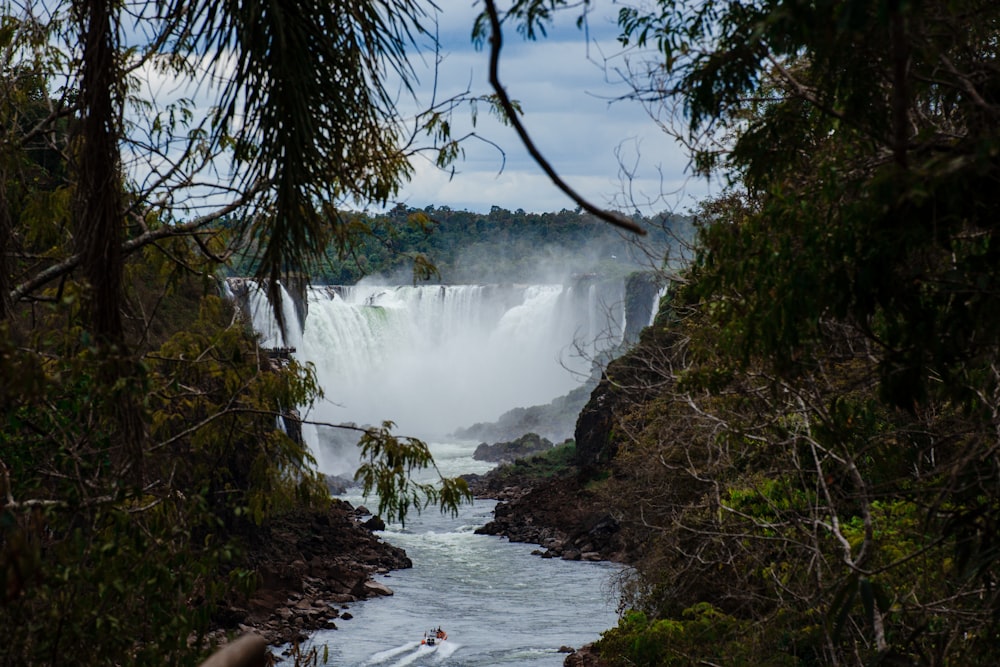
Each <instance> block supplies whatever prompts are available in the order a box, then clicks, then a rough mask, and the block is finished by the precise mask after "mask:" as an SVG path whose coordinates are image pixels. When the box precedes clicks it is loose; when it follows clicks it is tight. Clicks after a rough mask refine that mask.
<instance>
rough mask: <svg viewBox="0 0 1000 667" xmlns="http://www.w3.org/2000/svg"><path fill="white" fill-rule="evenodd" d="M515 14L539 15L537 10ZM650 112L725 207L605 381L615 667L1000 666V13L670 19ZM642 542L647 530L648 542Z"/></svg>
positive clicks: (883, 6) (631, 14)
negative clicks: (618, 586)
mask: <svg viewBox="0 0 1000 667" xmlns="http://www.w3.org/2000/svg"><path fill="white" fill-rule="evenodd" d="M538 5H539V3H524V4H523V8H524V14H523V16H524V18H525V20H530V16H531V15H530V12H529V11H528V9H529V8H530V7H537V6H538ZM619 18H620V27H621V28H622V42H623V43H624V44H627V45H645V46H652V47H655V49H656V50H657V51H658V54H659V56H658V57H657V58H656V59H652V60H649V61H646V62H643V63H642V64H640V63H637V62H634V63H632V67H631V69H630V70H629V76H630V80H631V81H632V83H633V91H634V93H633V94H634V96H635V97H636V98H640V99H643V100H644V101H645V102H646V103H647V104H649V105H650V108H651V109H652V110H653V112H654V113H656V114H657V115H658V117H659V118H660V120H661V121H662V122H665V123H666V125H667V126H668V127H670V128H671V129H672V131H673V132H674V134H675V135H676V136H677V137H678V138H679V139H680V140H682V141H684V142H685V144H686V145H687V146H688V147H689V148H690V149H691V156H692V165H693V167H694V168H695V169H697V170H698V171H699V172H701V173H703V174H706V175H712V176H713V177H714V178H719V179H724V181H725V182H727V183H729V187H728V189H727V191H726V192H725V193H723V194H722V195H721V196H719V197H716V198H714V199H712V200H711V201H707V202H704V203H703V205H702V206H701V209H700V211H698V213H697V214H696V221H697V224H698V226H699V228H700V234H699V238H698V249H697V257H696V260H695V262H694V263H693V265H692V267H691V269H690V270H689V271H688V272H687V273H686V274H685V275H684V276H683V277H682V278H683V279H682V281H681V282H680V283H678V284H676V285H675V287H674V289H673V290H672V293H671V301H670V308H669V311H668V312H663V313H661V317H660V319H659V320H658V323H657V325H656V326H655V327H654V330H653V331H651V332H649V333H648V334H647V336H646V337H645V339H644V341H643V345H642V346H641V348H640V350H639V351H637V352H636V353H635V354H634V355H632V357H630V359H628V360H624V361H622V362H620V363H618V364H612V366H611V368H609V370H608V376H609V378H610V379H611V382H612V383H613V386H614V387H616V389H614V390H613V392H614V393H617V395H618V397H619V401H618V402H617V405H619V406H630V407H625V408H624V409H622V410H620V411H619V414H616V415H615V422H614V423H615V426H614V428H613V429H612V430H611V431H609V433H608V434H607V438H606V441H605V442H604V446H605V447H606V452H607V453H614V454H615V456H614V463H613V465H614V466H615V471H616V474H615V476H614V481H613V482H612V483H611V484H609V490H608V491H609V494H608V497H609V499H610V500H609V502H612V503H613V504H615V505H616V506H617V507H618V508H619V509H618V515H619V516H621V517H623V521H625V522H626V523H628V524H629V525H630V526H631V528H632V529H633V530H634V539H636V540H648V541H647V542H645V544H646V549H645V556H644V558H643V560H642V562H641V563H639V564H638V567H637V570H636V577H635V578H634V579H633V580H631V581H630V582H628V583H627V584H626V586H625V599H624V601H623V605H624V606H625V607H626V608H630V609H631V611H629V612H628V613H627V614H626V615H625V617H624V618H623V620H622V622H621V624H620V625H619V627H618V628H617V629H616V630H614V631H612V632H609V633H607V634H606V635H605V637H604V639H603V640H602V641H601V647H602V650H603V655H604V656H605V657H606V658H607V659H609V660H610V661H611V663H612V664H622V665H625V664H628V665H635V664H642V665H691V664H769V665H804V664H858V665H860V664H892V665H987V664H993V663H995V662H996V661H997V658H998V655H1000V627H998V626H997V618H998V616H997V609H998V608H1000V607H998V605H1000V599H998V598H997V589H996V581H997V576H998V573H1000V570H998V565H1000V564H998V561H997V553H998V551H997V548H996V546H997V545H996V529H997V525H998V523H997V522H998V520H1000V515H998V514H997V507H998V495H997V494H998V489H1000V485H998V482H1000V478H998V471H1000V459H998V458H997V433H998V428H997V427H998V425H1000V422H998V418H1000V404H998V402H997V397H998V388H1000V375H998V372H997V371H998V368H997V364H996V359H997V356H998V344H1000V319H998V313H1000V303H998V301H997V295H998V294H1000V292H998V290H997V281H998V279H1000V273H998V266H1000V264H998V261H997V260H998V255H997V252H998V247H1000V243H998V239H997V238H995V236H996V234H997V232H998V228H997V221H998V220H1000V215H998V213H1000V208H998V204H1000V202H998V200H997V196H998V193H1000V189H998V188H997V183H998V177H1000V171H998V166H1000V163H998V160H997V156H998V147H1000V142H998V141H1000V124H998V120H1000V97H998V96H997V91H998V90H1000V87H998V86H1000V60H998V55H1000V54H998V52H997V45H998V39H997V37H998V35H1000V8H998V6H997V5H996V3H992V2H985V1H978V0H971V1H964V0H963V1H959V2H953V1H944V0H941V1H938V0H921V1H916V2H905V1H899V0H879V1H876V2H870V1H866V2H858V1H853V0H839V1H831V2H812V1H806V0H765V1H762V2H752V3H731V2H716V1H713V0H707V1H700V2H686V1H683V0H661V1H660V2H656V3H654V4H653V5H651V6H646V7H644V8H635V7H625V8H623V9H622V10H621V13H620V15H619ZM640 517H641V521H640V520H638V519H639V518H640Z"/></svg>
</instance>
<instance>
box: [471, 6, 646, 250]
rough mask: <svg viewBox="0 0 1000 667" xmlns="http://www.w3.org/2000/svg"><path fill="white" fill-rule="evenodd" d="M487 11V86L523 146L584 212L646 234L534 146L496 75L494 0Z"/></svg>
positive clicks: (497, 41) (497, 22)
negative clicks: (568, 178)
mask: <svg viewBox="0 0 1000 667" xmlns="http://www.w3.org/2000/svg"><path fill="white" fill-rule="evenodd" d="M486 13H487V14H488V15H489V17H490V30H491V34H490V85H491V86H493V90H494V91H495V92H496V94H497V98H498V99H499V100H500V106H501V107H502V108H503V110H504V114H506V116H507V119H508V120H509V121H510V124H511V125H512V126H513V127H514V130H515V131H516V132H517V136H518V137H520V138H521V143H523V144H524V147H525V148H527V149H528V153H530V154H531V157H532V158H534V160H535V162H536V163H538V166H539V167H541V168H542V171H544V172H545V174H546V175H547V176H548V177H549V180H551V181H552V182H553V183H554V184H555V186H556V187H557V188H559V189H560V190H562V191H563V193H564V194H565V195H566V196H567V197H569V198H570V199H572V200H573V201H574V202H575V203H576V204H577V205H579V206H580V208H582V209H583V210H585V211H586V212H587V213H590V214H591V215H593V216H594V217H596V218H598V219H599V220H603V221H604V222H607V223H609V224H612V225H614V226H615V227H620V228H622V229H626V230H628V231H630V232H633V233H635V234H639V235H645V233H646V231H645V230H644V229H642V228H641V227H639V226H638V225H636V224H635V223H633V222H632V221H631V220H629V219H627V218H626V217H625V216H623V215H621V214H619V213H615V212H613V211H605V210H603V209H600V208H597V207H596V206H594V205H593V204H591V203H590V202H589V201H587V200H586V199H584V198H583V197H582V196H581V195H579V194H578V193H577V192H576V191H575V190H573V188H571V187H570V186H569V184H568V183H566V182H565V181H564V180H563V179H562V178H561V177H560V176H559V174H557V173H556V170H555V169H553V167H552V165H550V164H549V162H548V160H546V159H545V157H544V156H543V155H542V154H541V152H539V150H538V148H537V147H536V146H535V144H534V142H533V141H532V140H531V137H529V136H528V131H527V130H526V129H525V128H524V125H522V124H521V121H520V120H519V119H518V117H517V110H516V109H514V105H513V104H512V103H511V101H510V98H509V97H508V96H507V91H506V90H505V89H504V87H503V84H501V83H500V75H499V64H500V49H501V47H502V46H503V36H502V34H501V31H500V18H499V16H498V15H497V8H496V5H495V4H494V2H493V0H486Z"/></svg>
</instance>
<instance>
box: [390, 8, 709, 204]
mask: <svg viewBox="0 0 1000 667" xmlns="http://www.w3.org/2000/svg"><path fill="white" fill-rule="evenodd" d="M439 4H440V5H441V6H442V8H443V9H442V12H441V13H440V14H439V15H438V27H439V30H440V40H441V42H442V44H443V54H442V55H443V57H444V58H443V62H442V63H441V65H440V67H439V70H438V91H437V94H438V97H439V98H444V97H448V96H450V95H455V94H459V93H461V92H463V91H465V90H466V89H468V90H470V92H471V93H472V94H473V95H476V94H488V93H490V92H492V90H491V88H490V86H489V79H488V76H489V54H488V52H487V50H486V49H484V50H482V51H476V50H475V49H474V47H473V45H472V42H471V32H472V25H473V21H474V19H475V16H476V14H477V12H478V11H479V10H480V8H481V3H478V2H477V3H476V5H475V6H473V1H472V0H443V1H442V2H440V3H439ZM596 4H597V5H598V8H597V9H596V10H595V11H594V13H592V14H591V16H590V19H589V27H590V34H589V37H590V39H589V41H588V39H587V36H586V35H585V33H584V32H582V31H581V30H579V29H577V27H576V25H575V21H576V17H577V16H578V12H577V11H574V10H567V11H564V12H563V13H562V14H563V15H562V16H561V17H559V18H558V19H557V23H556V25H555V26H553V29H552V30H550V32H549V35H548V37H547V38H544V39H540V40H539V41H536V42H526V41H524V40H523V39H522V38H521V37H520V35H518V34H517V33H516V32H515V31H514V30H513V29H511V28H507V29H506V30H505V33H504V48H503V51H502V54H501V62H500V78H501V81H502V82H503V84H504V86H505V87H506V89H507V92H508V94H509V95H510V97H512V98H513V99H515V100H518V101H519V102H520V103H521V105H522V107H523V110H524V116H523V117H522V121H523V123H524V125H525V127H526V129H527V131H528V133H529V134H530V136H531V137H532V139H533V140H534V141H535V143H536V144H537V145H538V147H539V148H540V149H541V151H542V152H543V154H544V155H545V156H546V157H547V159H548V160H549V161H550V162H551V163H552V165H553V166H554V167H555V169H556V170H557V171H558V172H559V173H560V174H561V175H562V176H563V178H564V179H565V180H566V181H567V182H568V183H569V184H570V185H571V186H572V187H573V188H575V189H576V190H577V191H578V192H579V193H580V194H582V195H584V196H585V197H587V198H588V199H590V200H591V201H592V202H593V203H594V204H596V205H599V206H602V207H614V208H618V209H624V210H627V211H628V212H631V211H632V209H633V208H635V207H634V206H633V205H632V204H631V203H630V201H632V202H634V203H635V204H636V205H637V206H638V207H639V209H640V210H641V211H642V212H643V213H654V212H659V211H662V210H666V209H670V210H674V211H677V212H683V211H684V210H685V209H688V208H690V207H692V205H693V204H694V203H695V202H696V201H697V200H698V199H701V198H703V197H704V196H705V195H706V193H708V192H709V191H710V190H709V185H708V184H707V183H706V182H705V181H704V180H703V179H695V178H691V177H690V174H689V173H688V171H687V158H686V156H685V155H684V154H683V152H682V151H681V150H680V149H679V148H678V147H677V146H676V145H675V144H674V143H673V141H672V140H671V139H669V138H668V137H667V136H666V135H665V134H664V133H663V132H662V131H661V130H660V129H659V128H658V127H657V125H656V124H655V123H654V122H653V120H651V119H650V117H649V115H648V114H647V113H646V110H645V109H643V108H642V106H641V105H640V104H639V103H637V102H634V101H613V100H615V99H617V98H620V97H622V96H623V95H625V94H626V93H627V92H628V88H627V87H626V86H625V85H624V84H623V83H621V82H620V80H618V81H616V80H615V79H616V77H615V76H614V75H613V74H609V72H607V71H606V69H605V67H604V65H603V62H604V60H605V58H612V59H613V62H615V63H618V64H620V63H621V60H620V57H618V56H619V54H620V53H621V47H620V45H619V44H618V43H617V41H616V40H615V37H616V36H617V34H618V31H617V26H616V25H615V17H616V15H617V11H618V7H619V5H616V4H613V3H612V2H609V1H608V0H605V1H604V2H600V1H599V2H598V3H596ZM616 57H618V58H617V60H615V58H616ZM632 57H633V58H634V57H636V54H632ZM414 63H415V66H416V67H417V69H418V72H419V74H420V77H421V93H422V96H423V100H424V101H425V102H426V100H427V99H429V92H430V90H431V83H432V82H433V79H434V77H433V54H425V56H424V58H423V62H420V60H419V59H416V58H415V59H414ZM487 116H488V114H486V113H485V110H484V109H482V108H480V114H479V122H478V124H477V127H476V128H475V130H476V132H477V133H478V134H480V135H482V136H483V137H485V138H487V139H488V140H489V141H492V142H494V143H496V144H497V145H499V146H500V147H501V148H502V150H503V152H504V154H505V157H506V163H504V155H501V153H500V152H499V151H498V150H497V149H496V148H494V147H492V146H490V145H488V144H487V143H485V142H478V141H476V140H471V141H469V142H467V143H466V145H465V146H466V157H465V159H464V160H462V161H460V162H459V163H457V164H456V166H455V168H456V173H455V175H454V176H453V177H450V175H449V174H447V173H442V172H441V171H440V170H438V169H437V168H436V167H434V166H433V165H432V164H430V163H429V162H428V161H426V160H420V159H418V160H417V162H416V173H415V175H414V178H413V180H412V182H411V183H409V184H408V185H406V186H405V187H404V189H403V191H402V192H401V194H400V197H399V199H400V200H401V201H402V202H404V203H405V204H407V205H408V206H413V207H416V208H423V207H425V206H427V205H429V204H433V205H435V206H442V205H447V206H450V207H451V208H454V209H468V210H473V211H489V209H490V207H491V206H493V205H497V206H501V207H503V208H507V209H510V210H516V209H518V208H522V209H524V210H526V211H535V212H542V211H558V210H560V209H563V208H570V209H572V208H575V205H574V204H573V203H572V202H571V200H570V199H569V198H568V197H566V196H565V195H563V194H562V193H561V192H560V191H559V190H557V189H556V187H555V186H554V185H552V183H551V182H550V181H549V180H548V178H547V177H546V176H545V175H544V174H543V173H542V171H541V169H540V168H539V167H538V166H537V165H536V164H535V162H534V161H533V160H532V159H531V157H530V156H529V155H528V154H527V152H526V151H525V150H524V148H523V147H522V145H521V143H520V141H519V140H518V138H517V136H516V135H515V133H514V130H513V129H512V128H509V127H505V126H502V125H500V124H499V123H498V122H496V121H495V120H494V119H493V118H491V117H487ZM468 119H469V114H468V113H467V111H465V110H464V109H463V110H460V111H459V112H457V113H456V117H455V120H456V125H459V124H464V123H468ZM461 129H462V128H461V127H460V128H458V129H456V130H455V134H461V133H462V132H461ZM466 129H471V127H469V126H468V125H467V126H466ZM617 155H620V156H621V157H622V160H623V162H624V163H625V164H627V165H628V167H629V169H630V170H633V171H634V173H635V177H634V178H633V179H631V182H628V179H625V178H623V175H622V170H621V168H620V165H619V158H618V157H617ZM626 188H631V192H630V194H628V195H625V194H623V193H624V192H625V190H626Z"/></svg>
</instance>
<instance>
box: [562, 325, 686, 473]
mask: <svg viewBox="0 0 1000 667" xmlns="http://www.w3.org/2000/svg"><path fill="white" fill-rule="evenodd" d="M672 335H673V334H671V333H670V332H669V331H667V329H666V328H665V327H661V326H654V327H650V328H648V329H645V330H644V331H643V332H642V335H641V336H640V339H639V343H638V345H636V347H635V348H633V349H632V350H631V351H629V352H627V353H625V354H624V355H623V356H621V357H619V358H618V359H615V360H614V361H612V362H611V363H610V364H608V367H607V369H606V370H605V371H604V374H603V375H602V376H601V381H600V382H599V383H598V385H597V387H596V388H595V389H594V391H593V392H592V393H591V395H590V400H589V401H588V402H587V404H586V405H585V406H584V407H583V410H582V411H581V412H580V416H579V417H578V418H577V422H576V430H575V432H574V436H575V438H576V464H577V465H578V466H580V467H581V468H583V469H590V468H600V467H603V466H607V465H608V464H609V463H610V462H611V461H612V460H613V459H614V457H615V454H616V453H617V451H618V438H619V437H621V435H622V434H620V433H619V434H616V431H615V429H616V422H615V416H616V415H619V414H622V413H623V412H624V411H625V410H626V408H627V407H628V406H632V405H636V404H638V403H642V402H643V401H645V400H647V399H649V398H650V397H652V396H654V395H655V394H656V393H657V392H658V391H659V390H660V389H659V383H661V382H662V378H663V375H662V373H661V372H658V371H657V370H656V369H655V368H654V367H653V365H652V364H651V363H650V358H651V355H653V354H655V353H657V351H659V350H664V349H668V348H669V347H670V338H671V336H672Z"/></svg>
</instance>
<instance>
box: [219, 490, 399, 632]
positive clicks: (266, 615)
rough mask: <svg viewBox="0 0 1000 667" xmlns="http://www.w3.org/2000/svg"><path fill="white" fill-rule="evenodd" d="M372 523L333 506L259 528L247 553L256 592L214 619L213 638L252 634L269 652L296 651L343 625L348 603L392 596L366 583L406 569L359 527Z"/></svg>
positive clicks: (395, 550) (363, 514) (360, 512)
mask: <svg viewBox="0 0 1000 667" xmlns="http://www.w3.org/2000/svg"><path fill="white" fill-rule="evenodd" d="M372 519H373V517H371V516H370V515H369V514H368V512H367V511H366V510H364V509H363V508H359V509H355V508H354V507H352V506H351V505H350V503H347V502H345V501H341V500H334V501H333V504H332V506H331V507H330V509H329V510H328V511H325V512H320V511H314V512H305V511H299V512H294V513H291V514H288V515H285V516H283V517H281V518H280V519H278V520H276V521H274V522H273V523H272V524H271V525H267V526H262V527H261V529H260V531H259V534H257V535H255V536H254V537H253V539H252V541H251V544H250V545H249V546H248V548H247V561H248V567H251V568H252V569H253V570H254V571H255V573H256V576H257V578H258V586H257V587H256V590H255V591H254V592H253V593H252V594H251V595H250V596H248V597H247V596H235V595H234V597H233V598H232V599H231V600H230V601H229V603H228V604H227V605H225V606H224V607H223V608H222V609H221V610H220V611H219V613H218V614H217V615H216V618H215V622H216V626H217V628H216V630H215V631H214V634H215V635H216V637H217V638H222V637H224V636H226V635H230V634H246V633H254V634H258V635H260V636H262V637H263V638H264V639H265V640H266V641H267V643H268V644H270V645H271V646H281V645H284V644H290V643H297V642H301V641H303V640H305V639H306V638H307V637H308V635H309V634H310V633H311V632H313V631H315V630H319V629H321V628H335V627H336V626H337V623H338V622H344V621H349V620H350V619H351V618H352V617H351V614H350V612H349V611H348V610H349V609H350V605H351V604H352V603H354V602H357V601H359V600H365V599H369V598H373V597H379V596H386V595H392V590H391V589H390V588H389V587H387V586H385V585H383V584H381V583H378V582H375V581H373V580H372V576H373V575H375V574H380V573H385V572H389V571H391V570H398V569H403V568H408V567H412V562H411V561H410V559H409V558H408V557H407V556H406V552H405V551H403V550H402V549H400V548H399V547H395V546H393V545H391V544H388V543H386V542H383V541H382V540H381V539H379V538H378V537H377V536H376V535H374V534H373V533H372V531H371V529H370V528H368V527H366V526H365V522H368V523H369V525H378V523H377V522H372Z"/></svg>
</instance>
